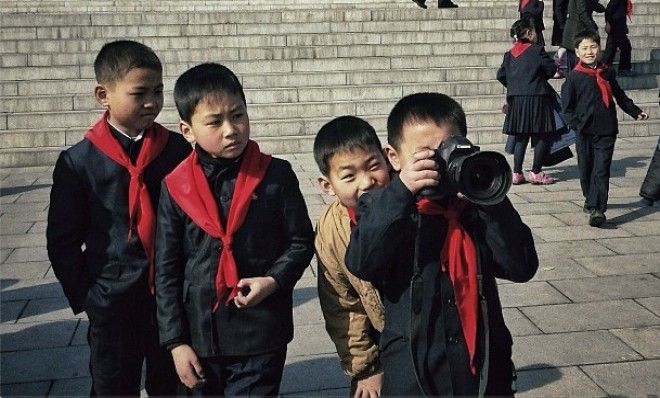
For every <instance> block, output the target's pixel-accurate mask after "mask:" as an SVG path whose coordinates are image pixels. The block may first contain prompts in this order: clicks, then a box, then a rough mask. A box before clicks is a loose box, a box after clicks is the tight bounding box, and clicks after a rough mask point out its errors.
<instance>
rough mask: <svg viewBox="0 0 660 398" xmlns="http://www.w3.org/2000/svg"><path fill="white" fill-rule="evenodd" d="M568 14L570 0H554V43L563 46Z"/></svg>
mask: <svg viewBox="0 0 660 398" xmlns="http://www.w3.org/2000/svg"><path fill="white" fill-rule="evenodd" d="M567 14H568V0H552V21H553V24H552V45H553V46H561V44H562V37H563V35H564V26H565V25H566V15H567Z"/></svg>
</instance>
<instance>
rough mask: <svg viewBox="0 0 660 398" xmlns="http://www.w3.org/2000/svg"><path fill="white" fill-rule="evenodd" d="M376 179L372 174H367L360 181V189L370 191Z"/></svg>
mask: <svg viewBox="0 0 660 398" xmlns="http://www.w3.org/2000/svg"><path fill="white" fill-rule="evenodd" d="M374 183H375V180H374V179H373V178H371V176H370V175H368V174H367V175H365V176H364V177H362V181H360V191H368V190H369V189H370V188H371V187H373V186H374Z"/></svg>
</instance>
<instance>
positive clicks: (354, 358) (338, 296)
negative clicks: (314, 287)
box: [316, 239, 381, 379]
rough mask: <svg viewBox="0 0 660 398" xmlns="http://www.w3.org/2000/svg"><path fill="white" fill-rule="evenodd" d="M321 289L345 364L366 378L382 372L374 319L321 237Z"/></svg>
mask: <svg viewBox="0 0 660 398" xmlns="http://www.w3.org/2000/svg"><path fill="white" fill-rule="evenodd" d="M316 242H317V256H318V263H319V264H318V272H319V273H318V292H319V301H320V303H321V310H322V311H323V318H324V319H325V329H326V330H327V332H328V335H329V336H330V339H331V340H332V342H333V343H334V344H335V347H336V348H337V354H338V355H339V360H340V363H341V367H342V369H343V370H344V373H346V374H347V375H348V376H350V377H354V378H357V379H362V378H365V377H369V376H371V375H373V374H376V373H378V372H380V371H381V367H380V361H379V359H378V345H377V342H376V341H374V339H373V338H372V337H371V333H370V330H371V329H372V325H371V322H370V320H369V317H368V316H367V313H366V311H365V309H364V305H363V304H362V301H361V300H360V296H359V294H358V293H357V291H356V290H355V289H354V288H353V286H352V285H351V283H350V281H349V280H348V278H347V277H346V274H344V272H342V270H341V266H340V264H339V261H343V259H339V258H333V257H332V256H331V253H330V252H328V251H327V250H326V248H323V247H320V246H322V245H323V244H322V243H319V240H318V239H317V241H316Z"/></svg>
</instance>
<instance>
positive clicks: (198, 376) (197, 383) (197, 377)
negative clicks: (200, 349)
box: [171, 344, 206, 388]
mask: <svg viewBox="0 0 660 398" xmlns="http://www.w3.org/2000/svg"><path fill="white" fill-rule="evenodd" d="M171 352H172V359H174V367H175V368H176V373H177V374H178V375H179V379H181V382H182V383H183V384H185V385H186V387H188V388H200V387H202V386H204V384H206V378H205V377H204V369H203V368H202V364H201V363H200V362H199V358H197V354H195V350H193V349H192V347H191V346H189V345H188V344H182V345H180V346H176V347H174V348H173V349H172V351H171Z"/></svg>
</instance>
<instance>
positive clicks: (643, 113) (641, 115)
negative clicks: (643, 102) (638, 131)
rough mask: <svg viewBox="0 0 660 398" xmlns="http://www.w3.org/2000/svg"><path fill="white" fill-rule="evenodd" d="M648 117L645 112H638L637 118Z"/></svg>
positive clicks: (643, 118) (644, 118)
mask: <svg viewBox="0 0 660 398" xmlns="http://www.w3.org/2000/svg"><path fill="white" fill-rule="evenodd" d="M648 118H649V115H648V114H647V113H646V112H640V114H639V115H637V120H646V119H648Z"/></svg>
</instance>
